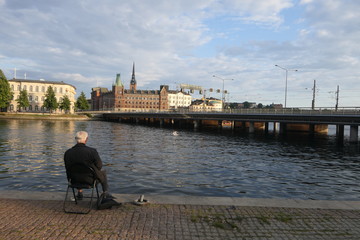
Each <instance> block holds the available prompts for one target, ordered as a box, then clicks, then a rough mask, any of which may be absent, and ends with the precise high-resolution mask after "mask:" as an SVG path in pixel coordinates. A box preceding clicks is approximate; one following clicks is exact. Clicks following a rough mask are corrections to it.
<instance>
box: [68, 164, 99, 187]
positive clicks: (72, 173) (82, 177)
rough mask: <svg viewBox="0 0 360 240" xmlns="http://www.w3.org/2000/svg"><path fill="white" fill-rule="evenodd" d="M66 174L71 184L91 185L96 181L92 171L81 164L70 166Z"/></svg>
mask: <svg viewBox="0 0 360 240" xmlns="http://www.w3.org/2000/svg"><path fill="white" fill-rule="evenodd" d="M67 174H68V179H69V181H70V183H71V184H87V185H93V184H94V181H95V179H96V177H95V176H96V175H95V171H94V169H92V168H91V167H89V166H87V165H85V164H81V163H75V164H73V165H71V166H70V167H69V168H68V170H67Z"/></svg>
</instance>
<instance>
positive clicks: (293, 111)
mask: <svg viewBox="0 0 360 240" xmlns="http://www.w3.org/2000/svg"><path fill="white" fill-rule="evenodd" d="M137 112H138V113H180V114H189V113H191V114H196V113H199V114H207V113H209V114H210V113H211V114H216V113H218V114H275V115H359V116H360V107H353V108H341V109H337V110H335V109H329V108H324V109H321V108H319V109H315V110H312V109H306V108H283V109H271V108H243V109H224V110H223V111H200V110H198V111H194V110H192V111H191V110H188V109H177V110H167V111H164V110H149V109H138V110H131V111H129V110H122V111H121V110H120V111H118V110H116V111H115V110H114V109H107V110H100V111H81V112H77V113H90V114H102V113H137Z"/></svg>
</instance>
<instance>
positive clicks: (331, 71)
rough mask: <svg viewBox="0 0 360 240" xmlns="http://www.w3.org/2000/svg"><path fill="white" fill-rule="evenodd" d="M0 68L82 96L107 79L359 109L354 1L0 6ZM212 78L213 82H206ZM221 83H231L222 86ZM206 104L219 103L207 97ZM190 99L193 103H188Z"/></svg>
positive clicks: (11, 1)
mask: <svg viewBox="0 0 360 240" xmlns="http://www.w3.org/2000/svg"><path fill="white" fill-rule="evenodd" d="M0 11H1V13H2V14H1V15H0V35H1V38H0V68H1V69H2V70H3V72H4V73H5V75H6V76H7V77H8V78H9V79H10V78H13V77H14V69H15V68H16V69H17V71H16V74H17V78H24V75H25V74H26V76H27V79H40V78H43V79H46V80H50V81H51V80H52V81H64V82H66V83H70V84H73V85H74V86H76V88H77V92H78V94H79V93H80V92H81V91H84V93H85V94H86V95H87V96H88V97H90V92H91V88H92V87H96V86H102V87H107V88H111V85H112V84H113V82H114V81H115V77H116V74H117V73H121V78H122V81H123V83H124V84H125V87H129V83H130V79H131V71H132V64H133V62H135V67H136V79H137V82H138V88H139V89H158V88H159V86H160V85H161V84H168V85H170V88H171V89H176V88H177V86H178V85H179V84H194V85H199V86H202V87H203V88H204V89H209V88H214V89H218V88H220V89H221V88H222V84H223V82H224V85H225V89H226V90H227V91H228V92H229V94H228V95H227V96H226V97H227V100H228V101H231V102H244V101H251V102H256V103H263V104H265V105H267V104H271V103H282V104H284V102H285V70H283V69H281V68H278V67H275V65H276V64H278V65H279V66H281V67H283V68H286V69H289V70H291V69H297V70H298V71H297V72H293V71H289V72H288V81H287V82H288V91H287V107H310V106H311V100H312V90H311V88H312V87H313V81H314V79H316V83H317V86H316V101H315V102H316V106H317V107H321V108H325V107H334V106H335V103H336V102H335V101H336V100H335V91H336V88H337V86H338V85H339V87H340V94H339V106H340V107H354V106H360V104H359V102H360V101H359V100H360V99H359V98H360V97H359V91H360V81H359V80H358V76H359V72H360V61H359V56H360V28H359V27H358V26H360V15H359V14H358V12H359V11H360V1H357V0H257V1H255V0H223V1H220V0H197V1H189V0H182V1H180V0H174V1H168V0H153V1H145V0H133V1H117V0H106V1H95V0H86V1H85V0H78V1H71V0H63V1H48V0H27V1H22V0H0ZM213 75H216V76H218V77H217V78H214V77H213ZM221 78H222V79H234V80H232V81H230V80H224V81H222V80H221ZM208 96H210V97H218V98H219V97H220V94H216V93H208ZM194 97H198V95H194Z"/></svg>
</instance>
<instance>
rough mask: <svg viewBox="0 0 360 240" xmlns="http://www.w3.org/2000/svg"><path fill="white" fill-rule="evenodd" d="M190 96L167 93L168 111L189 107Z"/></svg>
mask: <svg viewBox="0 0 360 240" xmlns="http://www.w3.org/2000/svg"><path fill="white" fill-rule="evenodd" d="M191 99H192V97H191V95H190V94H188V93H184V92H178V91H169V93H168V101H169V109H177V108H187V107H189V106H190V105H191Z"/></svg>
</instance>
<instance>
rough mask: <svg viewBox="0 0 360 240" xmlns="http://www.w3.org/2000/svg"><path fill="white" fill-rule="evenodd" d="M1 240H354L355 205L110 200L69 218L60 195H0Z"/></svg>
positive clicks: (357, 225) (358, 230)
mask: <svg viewBox="0 0 360 240" xmlns="http://www.w3.org/2000/svg"><path fill="white" fill-rule="evenodd" d="M0 193H1V196H2V197H1V199H0V217H1V219H2V222H3V224H2V226H1V228H0V239H134V240H137V239H139V240H140V239H153V240H155V239H157V240H160V239H161V240H165V239H166V240H168V239H196V240H200V239H204V240H205V239H306V240H309V239H316V240H319V239H334V240H335V239H336V240H339V239H359V236H360V211H359V202H342V201H312V200H310V201H301V200H300V201H298V200H290V199H289V200H286V199H283V200H280V199H242V198H231V199H230V198H208V197H201V196H197V197H195V196H185V197H184V196H182V197H177V196H160V195H151V196H150V195H148V196H145V198H146V199H147V200H149V202H150V203H149V204H146V205H142V206H137V205H134V204H133V203H132V202H133V201H134V199H136V197H138V195H127V194H114V196H115V197H117V200H118V201H119V202H121V203H122V205H121V206H119V207H114V208H113V209H108V210H93V211H91V212H90V213H89V214H87V215H78V214H66V213H64V211H63V209H62V207H63V202H62V200H63V198H64V194H65V193H63V192H56V193H55V192H53V193H50V192H41V193H39V192H20V191H0Z"/></svg>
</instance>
